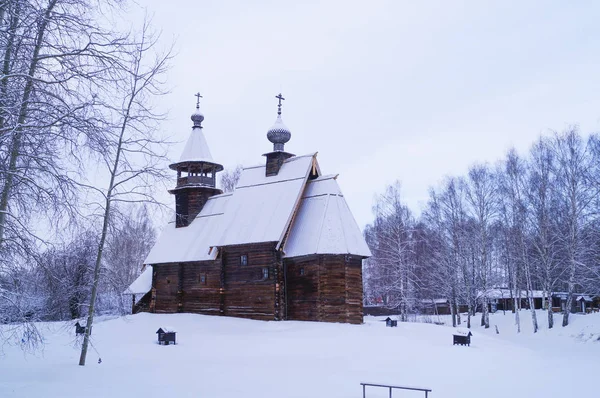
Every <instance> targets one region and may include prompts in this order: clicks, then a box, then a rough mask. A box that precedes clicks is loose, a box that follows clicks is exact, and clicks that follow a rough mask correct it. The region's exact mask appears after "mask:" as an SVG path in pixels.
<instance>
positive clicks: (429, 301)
mask: <svg viewBox="0 0 600 398" xmlns="http://www.w3.org/2000/svg"><path fill="white" fill-rule="evenodd" d="M421 303H423V304H433V303H435V304H448V299H445V298H440V299H422V300H421Z"/></svg>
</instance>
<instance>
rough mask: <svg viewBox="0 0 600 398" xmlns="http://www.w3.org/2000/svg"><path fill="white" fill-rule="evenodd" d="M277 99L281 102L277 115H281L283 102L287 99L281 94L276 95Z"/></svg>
mask: <svg viewBox="0 0 600 398" xmlns="http://www.w3.org/2000/svg"><path fill="white" fill-rule="evenodd" d="M275 98H277V99H278V100H279V105H277V114H278V115H281V101H284V100H285V98H283V95H281V93H279V95H276V96H275Z"/></svg>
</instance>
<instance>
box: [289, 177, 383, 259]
mask: <svg viewBox="0 0 600 398" xmlns="http://www.w3.org/2000/svg"><path fill="white" fill-rule="evenodd" d="M336 178H337V176H324V177H319V178H317V179H315V180H312V181H310V182H309V183H308V184H307V186H306V189H305V191H304V193H303V195H302V201H301V203H300V208H299V209H298V214H297V216H296V217H295V219H294V223H293V225H292V226H291V229H290V233H289V236H288V238H287V241H286V243H285V246H284V250H283V251H284V253H285V256H286V257H299V256H307V255H313V254H350V255H355V256H359V257H370V256H371V252H370V250H369V247H368V246H367V244H366V242H365V240H364V238H363V235H362V233H361V231H360V228H359V227H358V225H357V224H356V221H355V220H354V217H353V216H352V213H351V212H350V209H349V208H348V204H347V203H346V200H345V199H344V196H343V195H342V192H341V190H340V187H339V186H338V183H337V181H336Z"/></svg>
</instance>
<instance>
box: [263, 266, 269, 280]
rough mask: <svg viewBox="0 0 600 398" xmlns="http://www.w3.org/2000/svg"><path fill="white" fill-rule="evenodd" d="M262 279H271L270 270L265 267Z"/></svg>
mask: <svg viewBox="0 0 600 398" xmlns="http://www.w3.org/2000/svg"><path fill="white" fill-rule="evenodd" d="M262 277H263V279H269V268H267V267H264V268H263V269H262Z"/></svg>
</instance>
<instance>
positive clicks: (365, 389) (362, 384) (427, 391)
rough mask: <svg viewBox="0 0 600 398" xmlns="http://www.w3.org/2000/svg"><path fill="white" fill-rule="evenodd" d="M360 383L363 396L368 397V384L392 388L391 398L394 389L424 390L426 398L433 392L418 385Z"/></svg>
mask: <svg viewBox="0 0 600 398" xmlns="http://www.w3.org/2000/svg"><path fill="white" fill-rule="evenodd" d="M360 385H361V386H362V388H363V398H366V397H367V386H370V387H383V388H389V389H390V398H392V390H393V389H398V390H411V391H422V392H424V393H425V398H427V397H428V396H429V393H430V392H431V390H430V389H428V388H418V387H401V386H389V385H386V384H372V383H360Z"/></svg>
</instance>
